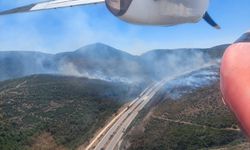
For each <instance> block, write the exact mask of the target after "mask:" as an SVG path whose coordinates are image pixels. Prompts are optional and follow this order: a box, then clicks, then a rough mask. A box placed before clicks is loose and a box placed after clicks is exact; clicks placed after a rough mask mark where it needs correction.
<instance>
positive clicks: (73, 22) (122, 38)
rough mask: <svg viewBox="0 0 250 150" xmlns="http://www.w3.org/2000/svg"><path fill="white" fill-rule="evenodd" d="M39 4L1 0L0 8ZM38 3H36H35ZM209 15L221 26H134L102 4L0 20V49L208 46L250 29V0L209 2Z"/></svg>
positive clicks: (136, 51)
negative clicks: (87, 46) (216, 28)
mask: <svg viewBox="0 0 250 150" xmlns="http://www.w3.org/2000/svg"><path fill="white" fill-rule="evenodd" d="M37 1H38V0H29V1H28V0H0V10H5V9H8V8H12V7H15V6H21V5H24V4H30V3H32V2H37ZM40 1H41V0H40ZM209 13H210V14H211V16H212V17H213V18H214V19H215V20H216V21H217V22H218V23H219V24H220V25H221V27H222V29H221V30H215V29H213V28H211V27H210V26H209V25H207V24H206V23H205V22H204V21H200V22H199V23H197V24H184V25H179V26H174V27H155V26H138V25H132V24H128V23H125V22H123V21H121V20H119V19H118V18H116V17H114V16H112V14H111V13H109V12H108V10H107V9H106V7H105V5H104V4H99V5H91V6H81V7H74V8H65V9H57V10H49V11H42V12H35V13H30V14H18V15H11V16H3V17H0V51H6V50H32V51H43V52H48V53H57V52H62V51H72V50H75V49H77V48H79V47H82V46H84V45H87V44H91V43H95V42H102V43H106V44H108V45H111V46H114V47H116V48H119V49H122V50H125V51H127V52H130V53H133V54H141V53H143V52H145V51H147V50H151V49H157V48H184V47H185V48H187V47H189V48H193V47H197V48H198V47H199V48H203V47H212V46H215V45H219V44H223V43H230V42H233V41H234V40H235V39H237V38H238V37H239V36H240V35H241V34H242V33H244V32H245V31H248V30H250V17H249V16H250V0H239V1H235V0H211V3H210V7H209Z"/></svg>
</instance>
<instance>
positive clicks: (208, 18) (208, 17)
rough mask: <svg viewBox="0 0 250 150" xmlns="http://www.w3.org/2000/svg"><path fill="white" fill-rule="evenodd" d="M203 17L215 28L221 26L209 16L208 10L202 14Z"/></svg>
mask: <svg viewBox="0 0 250 150" xmlns="http://www.w3.org/2000/svg"><path fill="white" fill-rule="evenodd" d="M203 19H204V20H205V21H206V22H207V23H208V24H210V25H211V26H212V27H214V28H216V29H221V27H220V26H219V25H218V24H217V23H216V22H215V21H214V20H213V19H212V18H211V17H210V15H209V14H208V12H206V13H205V14H204V16H203Z"/></svg>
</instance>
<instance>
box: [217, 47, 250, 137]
mask: <svg viewBox="0 0 250 150" xmlns="http://www.w3.org/2000/svg"><path fill="white" fill-rule="evenodd" d="M220 74H221V81H220V85H221V92H222V95H223V98H224V101H225V103H226V104H227V106H228V107H229V108H230V110H231V111H232V112H233V113H234V115H235V117H236V118H237V120H238V121H239V123H240V126H241V128H242V130H243V131H244V132H245V134H246V135H247V136H248V138H250V42H240V43H236V44H232V45H231V46H229V47H228V48H227V50H226V52H225V53H224V56H223V58H222V63H221V72H220Z"/></svg>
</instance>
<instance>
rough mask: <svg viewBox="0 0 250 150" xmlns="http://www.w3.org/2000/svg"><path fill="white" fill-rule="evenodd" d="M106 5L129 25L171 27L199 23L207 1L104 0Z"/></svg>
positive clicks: (207, 3) (206, 6)
mask: <svg viewBox="0 0 250 150" xmlns="http://www.w3.org/2000/svg"><path fill="white" fill-rule="evenodd" d="M106 5H107V7H108V9H109V10H110V11H111V12H112V14H114V15H115V16H117V17H119V18H120V19H122V20H124V21H126V22H129V23H134V24H144V25H163V26H171V25H176V24H182V23H196V22H198V21H200V20H201V19H202V17H203V16H204V14H205V12H206V10H207V8H208V5H209V0H106Z"/></svg>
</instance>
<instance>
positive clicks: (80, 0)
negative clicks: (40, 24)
mask: <svg viewBox="0 0 250 150" xmlns="http://www.w3.org/2000/svg"><path fill="white" fill-rule="evenodd" d="M103 2H105V0H53V1H47V2H40V3H34V4H30V5H26V6H22V7H18V8H14V9H10V10H5V11H2V12H0V15H8V14H15V13H24V12H32V11H39V10H46V9H56V8H63V7H72V6H78V5H89V4H98V3H103Z"/></svg>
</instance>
